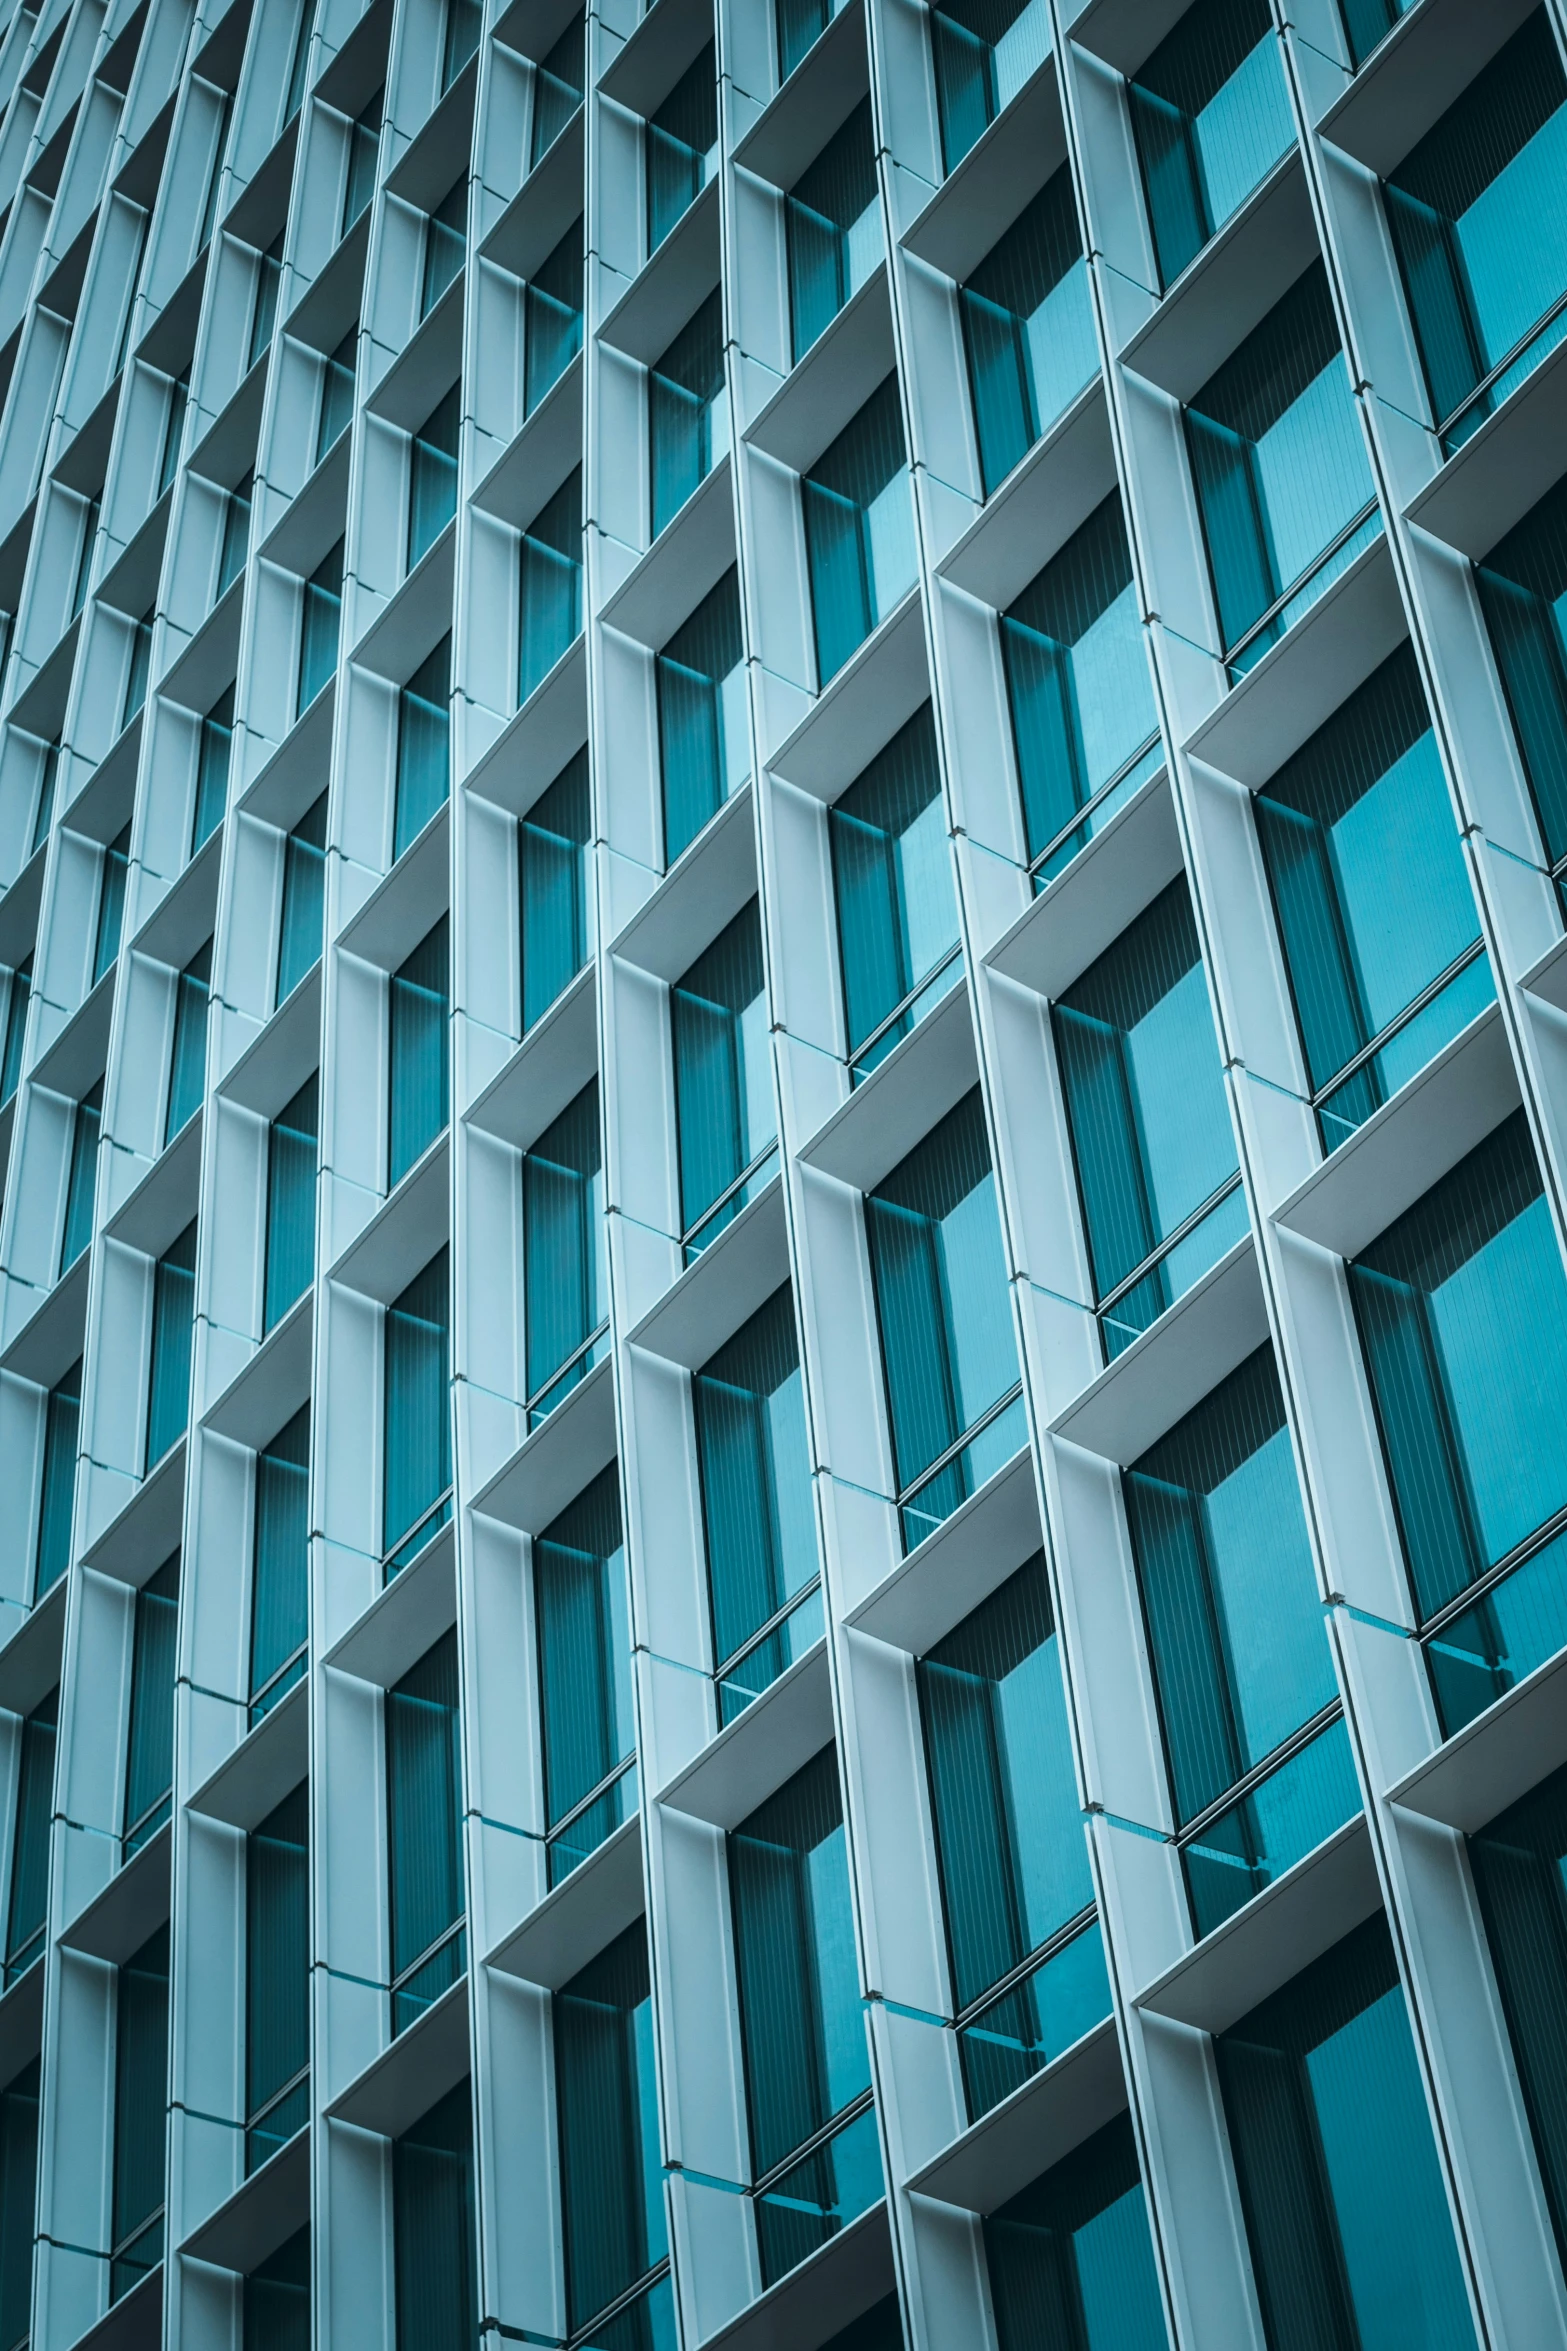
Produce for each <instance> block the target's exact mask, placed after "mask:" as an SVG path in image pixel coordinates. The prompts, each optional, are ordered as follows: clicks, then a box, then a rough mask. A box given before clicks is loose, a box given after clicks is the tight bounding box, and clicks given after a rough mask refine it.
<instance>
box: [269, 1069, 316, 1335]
mask: <svg viewBox="0 0 1567 2351" xmlns="http://www.w3.org/2000/svg"><path fill="white" fill-rule="evenodd" d="M320 1091H321V1089H320V1084H319V1081H318V1080H317V1079H316V1078H314V1077H311V1078H307V1079H306V1081H305V1083H304V1084H303V1085H302V1086H301V1087H300V1089H299V1091H298V1093H297V1094H295V1095H294V1096H293V1098H292V1100H291V1101H288V1102H286V1103H285V1104H284V1105H283V1108H282V1109H281V1110H280V1111H279V1112H278V1114H277V1116H276V1118H275V1119H274V1120H273V1121H272V1124H271V1125H270V1127H268V1129H267V1246H266V1270H265V1274H264V1277H263V1282H262V1311H261V1322H262V1329H263V1332H266V1331H270V1330H272V1329H274V1328H275V1326H276V1325H277V1324H278V1323H280V1322H281V1321H282V1319H283V1317H284V1315H285V1314H286V1313H287V1312H288V1310H289V1308H290V1307H291V1306H292V1305H293V1303H294V1300H295V1299H296V1298H298V1297H300V1296H301V1295H302V1294H303V1293H304V1291H305V1290H307V1289H308V1288H309V1286H310V1277H311V1275H312V1274H313V1273H314V1271H315V1263H316V1149H317V1145H318V1143H319V1141H320V1135H321V1107H320Z"/></svg>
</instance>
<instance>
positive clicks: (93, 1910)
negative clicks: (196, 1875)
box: [60, 1821, 174, 1965]
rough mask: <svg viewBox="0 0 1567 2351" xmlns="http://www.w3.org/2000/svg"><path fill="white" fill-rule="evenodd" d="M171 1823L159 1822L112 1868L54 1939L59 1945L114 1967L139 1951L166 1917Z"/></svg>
mask: <svg viewBox="0 0 1567 2351" xmlns="http://www.w3.org/2000/svg"><path fill="white" fill-rule="evenodd" d="M173 1849H174V1827H173V1823H172V1822H171V1821H165V1822H164V1824H163V1826H162V1828H161V1829H159V1830H158V1832H157V1834H156V1836H153V1837H149V1838H148V1840H147V1842H146V1844H145V1845H143V1847H142V1849H141V1851H140V1852H139V1853H137V1854H135V1855H133V1857H132V1858H131V1859H130V1860H129V1861H127V1862H126V1863H125V1864H124V1865H123V1867H121V1868H119V1869H117V1870H116V1871H115V1873H114V1875H113V1877H112V1878H110V1880H109V1882H108V1884H107V1885H106V1886H105V1887H103V1888H102V1890H101V1891H100V1892H99V1893H97V1894H95V1895H94V1896H93V1898H92V1900H91V1901H90V1902H89V1903H88V1904H87V1907H86V1908H85V1910H80V1911H78V1912H77V1915H76V1917H75V1918H74V1919H73V1920H72V1921H71V1924H70V1925H69V1926H68V1927H67V1928H66V1930H65V1932H64V1934H63V1935H62V1936H61V1937H60V1944H61V1947H62V1949H64V1950H66V1951H78V1952H80V1953H81V1955H82V1956H83V1958H85V1959H110V1960H113V1961H114V1962H115V1963H116V1965H118V1963H119V1962H120V1961H121V1960H123V1959H129V1958H130V1956H131V1954H132V1952H134V1951H139V1950H140V1949H141V1947H142V1945H143V1943H145V1942H146V1940H147V1938H148V1936H149V1935H151V1934H155V1933H156V1932H157V1930H158V1928H159V1927H160V1926H162V1924H163V1922H164V1920H165V1919H166V1918H167V1917H168V1915H169V1868H170V1859H169V1857H170V1855H171V1853H172V1852H173Z"/></svg>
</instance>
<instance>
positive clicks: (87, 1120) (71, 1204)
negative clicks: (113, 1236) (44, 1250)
mask: <svg viewBox="0 0 1567 2351" xmlns="http://www.w3.org/2000/svg"><path fill="white" fill-rule="evenodd" d="M102 1123H103V1080H102V1078H100V1079H99V1080H98V1083H97V1084H96V1085H95V1086H94V1087H93V1089H92V1091H91V1092H90V1093H88V1094H84V1095H83V1096H82V1099H81V1100H80V1102H78V1103H77V1105H76V1110H75V1114H74V1116H73V1117H72V1120H71V1165H70V1172H69V1175H68V1176H67V1179H66V1186H65V1230H64V1232H63V1233H62V1235H61V1238H60V1271H61V1272H62V1273H65V1272H67V1271H68V1270H69V1269H70V1267H71V1266H73V1265H74V1264H75V1263H76V1260H77V1259H78V1257H80V1255H81V1253H82V1251H83V1250H84V1249H85V1248H86V1246H87V1244H88V1242H89V1241H90V1240H91V1239H92V1227H93V1205H94V1202H95V1200H96V1198H97V1190H98V1135H99V1129H100V1127H101V1126H102Z"/></svg>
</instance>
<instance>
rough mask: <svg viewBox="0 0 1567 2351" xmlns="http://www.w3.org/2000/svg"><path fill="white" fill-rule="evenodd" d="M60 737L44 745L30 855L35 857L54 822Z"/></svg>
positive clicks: (58, 773)
mask: <svg viewBox="0 0 1567 2351" xmlns="http://www.w3.org/2000/svg"><path fill="white" fill-rule="evenodd" d="M60 748H61V744H60V737H59V736H58V735H56V737H55V739H54V741H53V742H52V743H46V744H45V745H44V752H43V757H42V759H41V760H40V762H39V776H38V799H37V802H36V805H35V809H34V815H33V838H32V843H31V846H30V847H29V849H28V852H27V854H28V856H29V857H35V856H36V855H37V854H38V851H39V850H40V849H41V848H42V847H43V845H44V843H45V841H47V840H48V838H49V827H50V826H51V824H53V822H54V802H55V795H56V793H57V792H58V791H59V788H60Z"/></svg>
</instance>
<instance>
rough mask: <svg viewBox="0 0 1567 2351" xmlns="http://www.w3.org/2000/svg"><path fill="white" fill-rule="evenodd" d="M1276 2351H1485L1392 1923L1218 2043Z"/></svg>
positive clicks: (1362, 1937) (1371, 1926)
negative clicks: (1415, 2348)
mask: <svg viewBox="0 0 1567 2351" xmlns="http://www.w3.org/2000/svg"><path fill="white" fill-rule="evenodd" d="M1214 2055H1215V2057H1216V2058H1217V2060H1218V2067H1219V2082H1220V2086H1221V2089H1222V2091H1223V2094H1224V2111H1225V2116H1226V2119H1227V2120H1228V2123H1229V2130H1230V2147H1231V2150H1232V2152H1233V2154H1234V2157H1235V2171H1236V2177H1237V2180H1238V2183H1239V2186H1240V2193H1241V2207H1242V2210H1243V2212H1244V2214H1245V2219H1246V2234H1247V2236H1248V2238H1249V2240H1250V2243H1251V2257H1252V2274H1253V2276H1254V2277H1255V2279H1256V2283H1257V2296H1258V2300H1259V2302H1260V2303H1261V2305H1262V2320H1263V2330H1264V2332H1265V2334H1266V2336H1267V2340H1268V2351H1408V2346H1410V2345H1411V2344H1418V2345H1419V2346H1420V2351H1473V2346H1474V2342H1475V2334H1474V2326H1473V2322H1472V2320H1471V2319H1470V2316H1469V2304H1468V2298H1467V2296H1466V2294H1465V2291H1464V2282H1463V2271H1462V2269H1461V2267H1460V2264H1459V2258H1458V2248H1457V2246H1456V2245H1455V2243H1454V2241H1453V2224H1452V2221H1451V2219H1450V2218H1449V2214H1448V2203H1447V2196H1446V2192H1445V2190H1444V2188H1443V2185H1442V2173H1441V2169H1440V2166H1439V2165H1438V2162H1437V2154H1436V2147H1435V2144H1434V2142H1433V2140H1432V2136H1431V2120H1430V2113H1429V2110H1428V2108H1427V2104H1426V2097H1425V2091H1424V2087H1423V2085H1422V2082H1421V2078H1420V2068H1419V2064H1418V2061H1417V2059H1416V2056H1415V2046H1414V2041H1413V2039H1412V2037H1411V2035H1410V2030H1409V2018H1408V2014H1407V2011H1406V2009H1405V2005H1404V1994H1403V1991H1402V1989H1401V1987H1400V1984H1399V1980H1398V1969H1397V1965H1396V1963H1395V1961H1394V1957H1393V1945H1392V1940H1391V1938H1390V1936H1389V1934H1388V1930H1387V1926H1386V1923H1385V1921H1384V1920H1383V1918H1382V1916H1381V1914H1380V1913H1379V1914H1378V1915H1377V1916H1376V1917H1375V1918H1373V1919H1368V1920H1367V1922H1366V1924H1365V1925H1364V1926H1361V1927H1357V1928H1356V1929H1355V1931H1354V1933H1353V1934H1351V1935H1347V1936H1346V1937H1345V1938H1344V1940H1343V1941H1342V1942H1341V1943H1338V1944H1336V1945H1335V1946H1334V1948H1333V1949H1332V1950H1331V1951H1329V1952H1328V1953H1327V1954H1326V1956H1325V1957H1323V1958H1321V1959H1318V1960H1316V1961H1315V1962H1314V1963H1313V1964H1312V1965H1311V1966H1310V1967H1308V1968H1306V1969H1304V1970H1303V1971H1302V1972H1301V1974H1300V1975H1298V1976H1297V1977H1296V1978H1295V1980H1294V1982H1293V1983H1291V1984H1288V1985H1286V1986H1285V1988H1284V1990H1283V1991H1282V1992H1277V1993H1275V1994H1274V1996H1273V1997H1272V1999H1270V2000H1265V2001H1264V2002H1263V2003H1262V2005H1261V2006H1260V2007H1259V2008H1254V2009H1253V2010H1252V2012H1251V2014H1250V2015H1249V2016H1245V2017H1242V2018H1241V2020H1240V2022H1239V2023H1238V2024H1235V2025H1232V2026H1231V2027H1230V2029H1229V2031H1228V2032H1225V2033H1221V2034H1219V2035H1218V2037H1217V2039H1216V2040H1215V2042H1214Z"/></svg>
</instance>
